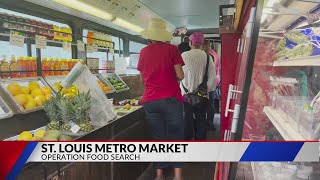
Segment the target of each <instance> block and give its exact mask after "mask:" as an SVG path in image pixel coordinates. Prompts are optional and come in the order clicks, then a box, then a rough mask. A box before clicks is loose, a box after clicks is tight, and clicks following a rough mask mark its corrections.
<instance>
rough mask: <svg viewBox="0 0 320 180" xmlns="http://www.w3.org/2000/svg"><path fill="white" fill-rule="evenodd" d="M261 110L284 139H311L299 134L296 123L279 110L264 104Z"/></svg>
mask: <svg viewBox="0 0 320 180" xmlns="http://www.w3.org/2000/svg"><path fill="white" fill-rule="evenodd" d="M263 112H264V113H265V114H266V115H267V116H268V118H269V119H270V121H271V122H272V124H273V125H274V127H275V128H276V129H277V130H278V131H279V133H280V134H281V136H282V137H283V138H284V139H285V140H286V141H294V140H311V139H308V138H306V137H304V136H303V135H302V134H300V133H299V132H298V130H297V127H298V125H297V123H296V122H295V121H294V120H293V119H290V117H289V116H287V115H286V114H285V113H284V112H282V111H281V110H276V109H273V108H271V107H270V106H265V107H264V109H263Z"/></svg>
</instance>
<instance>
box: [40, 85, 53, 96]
mask: <svg viewBox="0 0 320 180" xmlns="http://www.w3.org/2000/svg"><path fill="white" fill-rule="evenodd" d="M41 90H42V92H43V93H44V94H45V95H48V94H51V93H52V91H51V88H50V87H49V86H44V87H43V88H41Z"/></svg>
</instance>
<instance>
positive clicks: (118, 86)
mask: <svg viewBox="0 0 320 180" xmlns="http://www.w3.org/2000/svg"><path fill="white" fill-rule="evenodd" d="M100 76H101V77H103V78H104V79H106V80H108V81H109V82H110V83H111V85H112V87H113V88H114V89H115V90H116V92H122V91H128V90H129V86H128V85H127V84H126V83H125V82H124V81H123V80H122V79H121V78H120V76H119V75H118V74H116V73H107V74H100Z"/></svg>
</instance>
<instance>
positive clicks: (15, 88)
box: [7, 83, 21, 96]
mask: <svg viewBox="0 0 320 180" xmlns="http://www.w3.org/2000/svg"><path fill="white" fill-rule="evenodd" d="M7 89H8V91H9V92H10V94H12V95H13V96H15V95H18V94H21V86H20V85H19V84H18V83H10V84H8V86H7Z"/></svg>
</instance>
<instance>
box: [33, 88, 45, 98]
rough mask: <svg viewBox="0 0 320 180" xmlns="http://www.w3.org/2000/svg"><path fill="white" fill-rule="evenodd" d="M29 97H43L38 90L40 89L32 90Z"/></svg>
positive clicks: (41, 92)
mask: <svg viewBox="0 0 320 180" xmlns="http://www.w3.org/2000/svg"><path fill="white" fill-rule="evenodd" d="M31 95H32V96H33V97H37V96H40V95H44V93H43V91H42V90H41V89H40V88H36V89H33V90H32V91H31Z"/></svg>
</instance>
